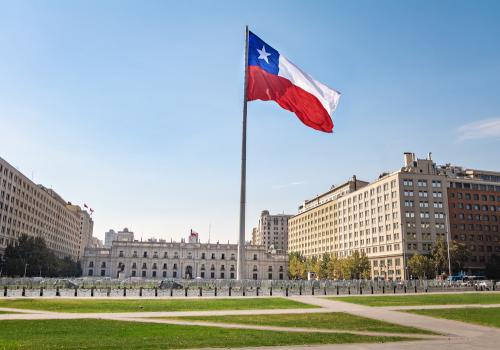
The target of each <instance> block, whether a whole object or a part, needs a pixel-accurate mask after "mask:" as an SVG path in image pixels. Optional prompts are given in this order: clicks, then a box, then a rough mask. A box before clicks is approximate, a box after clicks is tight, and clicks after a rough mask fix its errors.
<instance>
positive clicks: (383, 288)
mask: <svg viewBox="0 0 500 350" xmlns="http://www.w3.org/2000/svg"><path fill="white" fill-rule="evenodd" d="M382 294H385V285H384V286H382Z"/></svg>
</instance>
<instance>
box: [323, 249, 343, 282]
mask: <svg viewBox="0 0 500 350" xmlns="http://www.w3.org/2000/svg"><path fill="white" fill-rule="evenodd" d="M326 269H327V276H328V278H329V279H332V280H338V279H342V276H343V275H342V261H341V259H339V258H338V257H337V256H335V255H332V256H331V257H330V260H329V261H328V264H327V267H326Z"/></svg>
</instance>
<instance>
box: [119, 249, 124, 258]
mask: <svg viewBox="0 0 500 350" xmlns="http://www.w3.org/2000/svg"><path fill="white" fill-rule="evenodd" d="M118 257H120V258H123V250H120V253H119V254H118Z"/></svg>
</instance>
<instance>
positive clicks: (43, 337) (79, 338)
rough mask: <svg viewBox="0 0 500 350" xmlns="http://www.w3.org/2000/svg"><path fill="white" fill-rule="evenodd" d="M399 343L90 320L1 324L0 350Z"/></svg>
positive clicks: (346, 336)
mask: <svg viewBox="0 0 500 350" xmlns="http://www.w3.org/2000/svg"><path fill="white" fill-rule="evenodd" d="M406 339H408V338H406ZM398 340H405V339H404V338H402V337H368V336H367V337H363V336H359V335H352V334H344V333H341V334H327V333H302V332H274V331H256V330H246V329H224V328H217V327H196V326H177V325H166V324H165V325H163V324H153V323H139V322H138V323H135V322H121V321H106V320H90V319H81V320H43V321H41V320H39V321H24V320H23V321H0V349H23V350H30V349H35V350H46V349H87V350H91V349H99V350H100V349H106V350H112V349H135V350H142V349H144V350H145V349H183V348H191V349H193V348H205V347H221V348H230V347H242V346H277V345H303V344H342V343H368V342H388V341H398Z"/></svg>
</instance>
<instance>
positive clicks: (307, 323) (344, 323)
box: [177, 312, 432, 334]
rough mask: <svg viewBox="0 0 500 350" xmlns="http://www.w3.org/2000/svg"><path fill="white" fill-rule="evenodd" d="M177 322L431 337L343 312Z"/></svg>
mask: <svg viewBox="0 0 500 350" xmlns="http://www.w3.org/2000/svg"><path fill="white" fill-rule="evenodd" d="M177 319H183V320H189V321H191V320H193V321H194V320H196V321H207V322H222V323H239V324H252V325H269V326H281V327H301V328H324V329H337V330H351V331H371V332H388V333H423V334H432V332H429V331H425V330H420V329H417V328H412V327H404V326H399V325H396V324H392V323H388V322H383V321H378V320H374V319H370V318H365V317H360V316H355V315H350V314H346V313H343V312H333V313H311V314H281V315H280V314H274V315H231V316H189V317H177Z"/></svg>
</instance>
